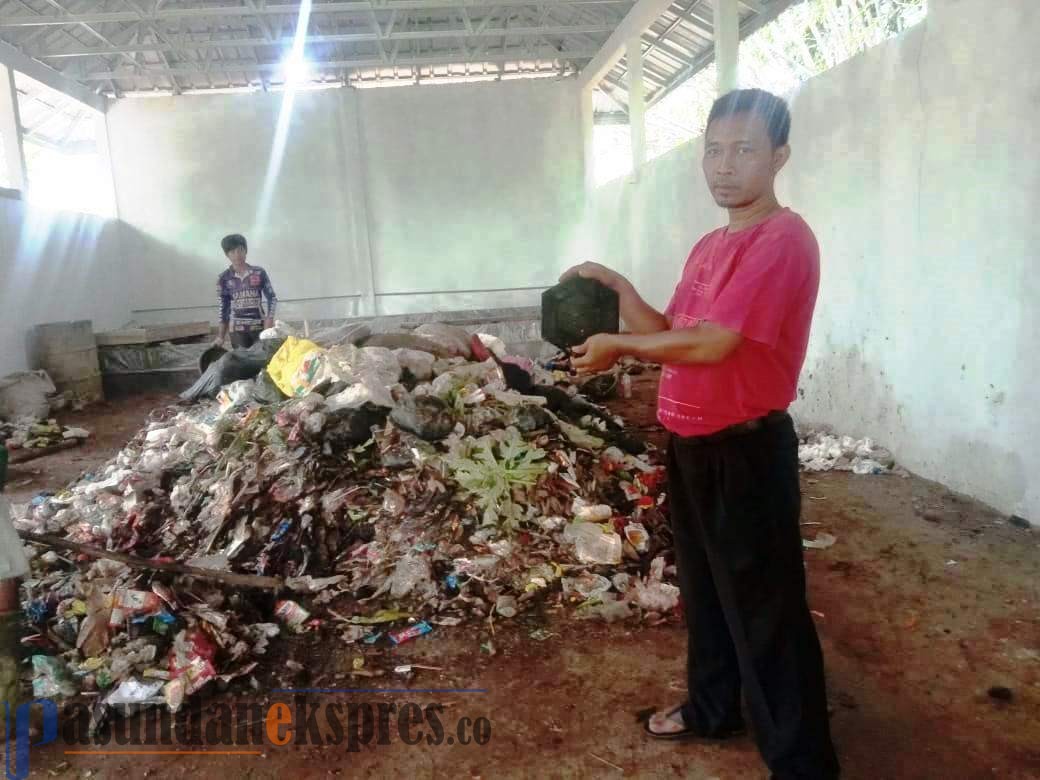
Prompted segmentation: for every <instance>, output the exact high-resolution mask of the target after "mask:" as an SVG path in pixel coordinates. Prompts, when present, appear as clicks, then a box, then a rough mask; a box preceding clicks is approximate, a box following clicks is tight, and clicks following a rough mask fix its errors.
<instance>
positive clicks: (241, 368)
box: [181, 339, 282, 401]
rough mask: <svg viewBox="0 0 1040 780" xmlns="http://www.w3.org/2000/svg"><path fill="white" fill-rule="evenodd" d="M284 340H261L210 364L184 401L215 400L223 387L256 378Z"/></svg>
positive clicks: (232, 351)
mask: <svg viewBox="0 0 1040 780" xmlns="http://www.w3.org/2000/svg"><path fill="white" fill-rule="evenodd" d="M281 346H282V339H266V340H263V341H258V342H257V343H256V344H254V345H253V346H251V347H250V348H249V349H233V350H231V351H230V352H228V353H227V354H225V355H221V356H220V357H219V358H218V359H217V360H214V361H213V362H212V363H210V366H209V368H207V369H206V371H205V373H203V375H202V376H200V377H199V381H198V382H196V383H195V384H193V385H192V386H191V387H189V388H188V389H187V390H185V391H184V392H183V393H181V398H182V399H184V400H185V401H197V400H199V399H200V398H216V397H217V393H219V392H220V388H222V387H223V386H224V385H228V384H231V383H232V382H237V381H238V380H240V379H253V378H254V377H255V376H256V375H257V374H259V373H260V372H261V371H263V370H264V368H266V366H267V364H268V363H269V362H270V360H271V358H272V357H274V353H275V352H277V351H278V349H279V347H281Z"/></svg>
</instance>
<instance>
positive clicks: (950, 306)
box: [575, 0, 1040, 523]
mask: <svg viewBox="0 0 1040 780" xmlns="http://www.w3.org/2000/svg"><path fill="white" fill-rule="evenodd" d="M1034 5H1035V4H1034V3H1033V2H1032V0H1008V1H1007V2H1002V3H992V2H989V0H931V2H930V3H929V9H930V10H929V18H928V20H927V21H926V22H925V23H924V24H923V25H921V26H918V27H917V28H915V29H913V30H911V31H909V32H908V33H906V34H905V35H903V36H901V37H900V38H898V39H896V40H893V41H890V42H889V43H887V44H885V45H883V46H880V47H877V48H875V49H873V50H871V51H868V52H866V53H864V54H863V55H861V56H859V57H856V58H855V59H853V60H851V61H849V62H847V63H845V64H843V65H841V66H839V67H838V68H835V69H834V70H832V71H830V72H828V73H825V74H823V75H821V76H819V77H817V78H815V79H812V80H811V81H810V82H808V83H807V84H805V85H803V87H802V88H801V89H800V91H799V92H798V93H797V94H795V95H794V96H792V109H793V113H794V125H793V130H792V145H793V157H792V160H791V162H790V164H789V166H788V168H787V170H786V171H785V172H784V173H783V174H782V175H781V179H780V183H779V194H780V197H781V200H782V201H784V202H785V203H787V204H789V205H790V206H792V207H793V208H795V209H796V210H797V211H799V212H801V213H802V214H803V215H804V216H805V217H806V218H807V220H808V221H809V223H810V224H811V225H812V226H813V228H814V229H815V231H816V234H817V237H818V238H819V240H820V245H821V249H822V261H823V274H822V283H821V295H820V300H819V305H818V307H817V314H816V319H815V322H814V326H813V337H812V341H811V345H810V354H809V357H808V360H807V362H806V368H805V371H804V373H803V375H802V388H801V391H802V392H803V393H804V397H803V398H802V400H801V401H800V402H799V403H797V404H796V405H795V408H794V410H795V411H796V413H797V414H798V415H799V416H800V418H802V419H803V420H806V421H809V422H815V423H829V424H831V425H832V426H834V427H835V428H836V429H838V430H840V431H842V432H846V433H850V434H853V435H857V436H863V435H869V436H872V437H874V438H875V439H877V440H879V441H880V442H882V443H884V444H886V445H887V446H889V447H891V448H892V449H893V450H894V451H895V453H896V455H897V457H898V458H899V460H900V461H901V462H902V463H903V464H904V465H905V466H907V467H908V468H910V469H911V470H913V471H915V472H917V473H920V474H921V475H923V476H926V477H929V478H932V479H936V480H938V481H940V482H943V483H945V484H947V485H949V486H951V487H952V488H954V489H956V490H960V491H963V492H966V493H968V494H971V495H974V496H976V497H978V498H980V499H982V500H984V501H986V502H988V503H990V504H992V505H994V506H996V507H997V508H999V509H1001V510H1003V511H1006V512H1009V513H1011V512H1014V513H1018V514H1020V515H1023V516H1025V517H1027V518H1029V519H1030V520H1031V521H1032V522H1034V523H1040V446H1038V444H1037V441H1038V440H1040V403H1038V402H1040V397H1038V393H1037V390H1036V387H1037V384H1036V380H1035V377H1037V376H1040V350H1038V349H1036V346H1035V340H1036V336H1037V334H1038V333H1040V281H1038V275H1037V265H1036V259H1035V257H1036V247H1037V246H1040V220H1037V218H1036V216H1035V204H1036V203H1037V201H1038V199H1040V159H1038V158H1037V157H1036V155H1034V154H1031V153H1030V151H1029V149H1030V148H1031V139H1032V138H1033V137H1034V136H1035V128H1036V127H1037V125H1038V124H1040V104H1038V102H1037V97H1036V96H1037V95H1038V94H1040V71H1038V69H1037V68H1035V67H1033V65H1034V63H1035V47H1036V43H1035V42H1036V40H1037V39H1038V36H1040V14H1038V13H1036V9H1035V7H1034ZM701 150H702V147H701V141H700V140H699V139H698V140H697V141H694V142H692V143H690V144H687V145H685V146H684V147H681V148H680V149H677V150H675V151H674V152H673V153H671V154H669V155H667V156H665V157H662V158H660V159H658V160H656V161H654V162H653V163H651V164H650V165H648V166H647V167H646V168H645V169H643V170H642V171H641V172H640V175H639V176H640V177H639V180H638V181H636V182H617V183H614V184H612V185H609V186H607V187H605V188H603V189H601V190H599V191H597V193H596V194H595V196H594V199H593V203H592V204H590V206H589V208H590V217H589V219H590V220H591V221H592V224H593V226H594V229H592V230H591V231H590V230H589V229H588V228H586V237H585V239H584V240H585V241H586V246H587V247H591V248H592V249H595V250H598V252H599V253H598V255H596V256H599V257H601V258H603V259H604V260H605V261H606V262H609V263H612V264H614V265H615V266H616V267H619V268H622V269H629V270H632V272H633V277H634V278H635V280H636V281H637V283H638V284H639V285H640V287H641V288H642V289H643V290H644V291H645V292H646V293H647V294H648V296H649V297H650V298H651V299H652V300H653V301H654V303H656V304H659V305H664V303H665V301H666V300H667V298H668V295H669V293H670V292H671V290H672V288H673V286H674V284H675V282H676V280H677V279H678V276H679V273H680V269H681V267H682V263H683V261H684V259H685V257H686V254H687V252H688V251H689V248H690V247H691V246H692V245H693V243H694V242H695V241H696V239H697V238H698V237H699V236H700V235H702V234H703V233H704V232H706V231H707V230H709V229H711V228H713V227H716V226H718V225H720V224H723V223H724V215H723V214H722V213H721V212H720V211H719V210H718V209H717V208H716V207H715V206H714V204H713V203H712V201H711V199H710V197H709V195H708V192H707V191H706V189H705V187H704V183H703V177H702V175H701V173H700V167H699V159H700V155H701ZM619 225H620V226H624V228H625V230H624V231H620V230H619V227H618V226H619ZM596 227H598V232H599V233H600V235H599V237H598V238H597V237H596V236H595V234H596V233H597V230H596V229H595V228H596ZM590 234H592V235H591V237H590ZM585 256H588V255H587V254H586V255H585ZM575 259H577V258H575Z"/></svg>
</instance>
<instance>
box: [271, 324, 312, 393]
mask: <svg viewBox="0 0 1040 780" xmlns="http://www.w3.org/2000/svg"><path fill="white" fill-rule="evenodd" d="M323 351H324V350H322V349H321V347H319V346H318V345H317V344H315V343H314V342H313V341H308V340H307V339H300V338H296V337H295V336H289V337H288V338H287V339H286V340H285V342H284V343H283V344H282V346H281V348H280V349H279V350H278V351H277V352H276V353H275V354H274V357H272V358H271V362H270V363H268V364H267V373H268V374H270V376H271V380H272V381H273V382H274V383H275V384H276V385H277V386H278V389H279V390H281V391H282V392H283V393H285V394H286V395H287V396H296V395H306V394H307V392H309V389H310V388H309V387H307V388H303V387H301V386H300V381H301V379H303V378H305V377H306V376H307V374H308V371H309V370H310V369H311V366H313V365H315V363H314V360H315V357H316V353H317V354H320V353H321V352H323ZM308 358H310V360H311V362H310V363H307V365H304V363H305V361H306V360H307V359H308ZM298 388H299V392H297V389H298Z"/></svg>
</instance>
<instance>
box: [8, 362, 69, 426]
mask: <svg viewBox="0 0 1040 780" xmlns="http://www.w3.org/2000/svg"><path fill="white" fill-rule="evenodd" d="M55 392H56V388H55V387H54V382H52V381H51V378H50V376H48V375H47V372H46V371H21V372H18V373H14V374H8V375H7V376H5V377H2V378H0V417H2V418H4V419H5V420H17V419H19V418H23V417H27V418H32V419H37V420H42V419H46V417H47V416H48V415H49V414H50V401H48V400H47V398H48V396H50V395H53V394H54V393H55Z"/></svg>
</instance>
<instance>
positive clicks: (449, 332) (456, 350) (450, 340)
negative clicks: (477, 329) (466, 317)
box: [415, 322, 472, 360]
mask: <svg viewBox="0 0 1040 780" xmlns="http://www.w3.org/2000/svg"><path fill="white" fill-rule="evenodd" d="M415 335H416V336H421V337H422V338H424V339H429V340H430V341H432V342H434V343H435V344H437V345H439V346H441V347H443V348H444V349H446V350H448V351H449V352H450V353H451V354H452V355H457V356H459V357H462V358H465V359H466V360H469V359H470V357H471V356H472V352H471V351H470V347H469V339H470V334H469V332H468V331H466V330H463V329H462V328H459V327H456V326H454V325H445V324H444V323H440V322H427V323H424V324H422V325H420V326H419V327H418V328H416V329H415Z"/></svg>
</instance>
